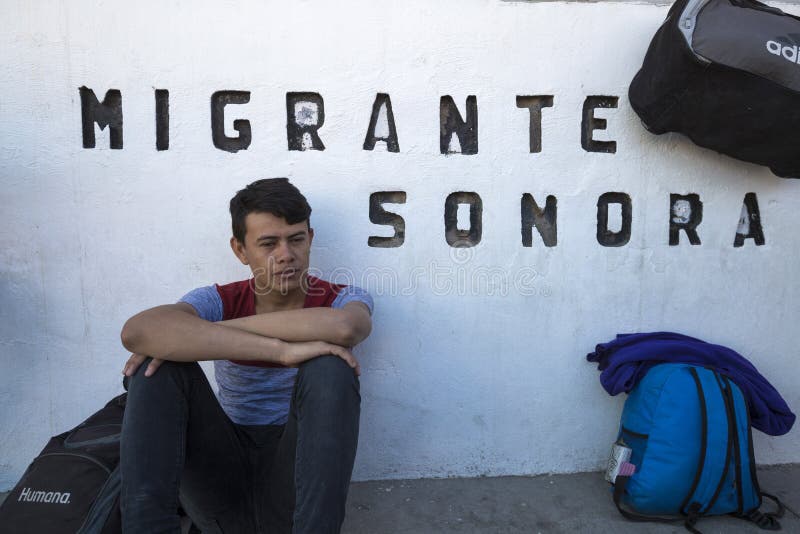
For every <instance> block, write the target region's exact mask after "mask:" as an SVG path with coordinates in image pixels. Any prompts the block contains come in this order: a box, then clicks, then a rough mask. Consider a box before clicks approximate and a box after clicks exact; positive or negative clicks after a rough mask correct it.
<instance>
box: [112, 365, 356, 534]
mask: <svg viewBox="0 0 800 534" xmlns="http://www.w3.org/2000/svg"><path fill="white" fill-rule="evenodd" d="M146 366H147V364H146V363H145V364H143V365H142V366H141V367H140V368H139V370H138V372H137V373H136V375H135V376H133V377H132V379H131V381H130V384H129V387H128V403H127V406H126V408H125V419H124V423H123V429H122V451H121V455H122V457H121V461H120V466H121V470H122V471H121V472H122V497H121V499H122V522H123V530H124V531H125V532H126V533H136V534H138V533H142V534H155V533H161V532H169V533H177V532H180V519H179V517H178V513H177V510H178V505H179V502H180V504H181V505H182V506H183V508H184V509H185V510H186V512H187V513H188V514H189V516H190V517H191V518H192V520H193V521H194V522H195V523H196V524H197V525H198V527H199V528H200V530H201V531H202V532H203V533H204V534H205V533H218V532H223V533H226V534H231V533H233V534H238V533H242V534H255V533H273V532H275V533H288V532H295V533H314V534H320V533H328V532H339V530H340V528H341V525H342V521H343V520H344V511H345V501H346V499H347V489H348V486H349V484H350V475H351V473H352V471H353V461H354V459H355V454H356V445H357V442H358V419H359V414H360V404H361V396H360V394H359V382H358V378H357V377H356V376H355V373H354V372H353V370H352V369H351V368H350V367H349V366H348V365H347V364H346V363H345V362H344V361H343V360H341V359H340V358H338V357H335V356H321V357H319V358H315V359H313V360H309V361H308V362H306V363H304V364H303V365H302V366H301V367H300V369H299V371H298V373H297V380H296V382H295V387H294V392H293V395H292V402H291V408H290V412H289V420H288V422H287V423H286V425H264V426H244V425H236V424H234V423H233V422H231V420H230V419H228V416H227V415H226V414H225V412H224V411H223V410H222V407H221V406H220V405H219V402H218V401H217V399H216V397H215V396H214V393H213V392H212V391H211V386H210V385H209V383H208V380H207V379H206V376H205V374H204V373H203V371H202V369H201V368H200V366H199V365H198V364H197V363H174V362H164V364H163V365H162V366H161V367H160V368H159V369H158V371H157V372H156V373H155V374H154V375H153V376H150V377H145V376H144V370H145V367H146Z"/></svg>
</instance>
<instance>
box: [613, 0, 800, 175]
mask: <svg viewBox="0 0 800 534" xmlns="http://www.w3.org/2000/svg"><path fill="white" fill-rule="evenodd" d="M799 47H800V18H798V17H794V16H792V15H788V14H786V13H784V12H783V11H781V10H779V9H775V8H772V7H769V6H767V5H765V4H762V3H760V2H756V1H755V0H678V1H677V2H675V4H674V5H673V6H672V8H671V9H670V10H669V14H668V15H667V18H666V20H665V21H664V23H663V24H662V25H661V28H659V30H658V32H657V33H656V35H655V37H653V40H652V42H651V43H650V48H649V49H648V50H647V54H646V56H645V58H644V64H643V65H642V68H641V70H639V72H638V73H637V74H636V76H635V77H634V79H633V81H632V82H631V86H630V89H629V92H628V96H629V99H630V103H631V106H632V107H633V109H634V110H635V111H636V113H637V114H638V115H639V117H640V118H641V119H642V122H643V123H644V126H645V127H646V128H647V129H648V130H649V131H651V132H653V133H655V134H662V133H665V132H680V133H682V134H685V135H687V136H688V137H689V138H690V139H691V140H692V141H694V142H695V143H696V144H698V145H700V146H703V147H706V148H711V149H713V150H716V151H717V152H721V153H723V154H727V155H729V156H733V157H734V158H737V159H740V160H744V161H749V162H752V163H758V164H760V165H766V166H767V167H769V168H770V169H771V170H772V172H773V173H775V174H777V175H778V176H782V177H784V178H789V177H794V178H798V177H800V139H798V131H800V50H799Z"/></svg>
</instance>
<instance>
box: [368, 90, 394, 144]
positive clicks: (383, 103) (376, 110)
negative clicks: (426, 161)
mask: <svg viewBox="0 0 800 534" xmlns="http://www.w3.org/2000/svg"><path fill="white" fill-rule="evenodd" d="M384 107H386V114H385V115H384V116H385V118H386V128H381V135H380V136H377V137H376V136H375V129H376V127H377V125H378V118H379V117H381V109H383V108H384ZM376 141H385V142H386V149H387V150H388V151H389V152H400V143H398V141H397V129H396V128H395V126H394V113H392V101H391V100H390V99H389V95H387V94H386V93H378V96H376V97H375V103H374V104H372V117H371V118H370V120H369V128H368V129H367V137H366V139H364V150H372V149H374V148H375V142H376Z"/></svg>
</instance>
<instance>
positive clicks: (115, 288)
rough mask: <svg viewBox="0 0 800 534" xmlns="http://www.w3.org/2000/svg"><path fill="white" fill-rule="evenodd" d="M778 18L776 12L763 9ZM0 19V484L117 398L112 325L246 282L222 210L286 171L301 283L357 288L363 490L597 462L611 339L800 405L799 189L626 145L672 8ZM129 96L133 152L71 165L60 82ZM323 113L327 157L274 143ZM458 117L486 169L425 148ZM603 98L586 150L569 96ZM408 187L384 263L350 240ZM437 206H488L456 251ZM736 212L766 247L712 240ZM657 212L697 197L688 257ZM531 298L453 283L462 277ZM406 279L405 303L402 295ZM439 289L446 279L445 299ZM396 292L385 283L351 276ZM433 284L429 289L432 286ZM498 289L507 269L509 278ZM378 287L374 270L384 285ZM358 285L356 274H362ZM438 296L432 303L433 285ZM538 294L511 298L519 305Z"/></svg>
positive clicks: (73, 12) (380, 6)
mask: <svg viewBox="0 0 800 534" xmlns="http://www.w3.org/2000/svg"><path fill="white" fill-rule="evenodd" d="M781 7H784V8H786V9H789V10H792V11H795V12H797V11H798V9H797V6H786V5H781ZM2 12H3V14H4V17H3V19H4V21H5V22H4V24H3V25H2V27H1V28H0V65H2V76H0V129H2V143H0V177H2V188H1V189H0V205H2V210H1V211H0V254H2V256H1V257H2V264H1V265H2V277H0V289H1V290H2V292H3V303H4V305H3V306H2V309H1V310H0V429H2V430H0V490H2V489H7V488H9V487H11V486H12V485H13V484H14V483H15V482H16V480H17V479H18V477H19V476H20V475H21V473H22V471H23V469H24V468H25V467H26V465H27V463H28V462H29V461H30V459H32V458H33V457H34V456H35V454H36V453H37V452H38V450H39V448H40V447H41V446H43V445H44V443H45V441H46V439H47V438H48V436H50V435H52V434H56V433H59V432H61V431H63V430H66V429H67V428H70V427H72V426H73V425H75V424H77V423H78V422H79V421H81V420H82V419H83V418H85V417H86V416H87V415H89V414H90V413H92V412H93V411H94V410H95V409H97V408H98V407H100V406H101V405H102V403H103V402H104V401H105V400H106V399H108V398H110V397H111V396H112V395H114V394H115V393H117V392H119V391H120V390H121V387H120V378H121V377H120V374H119V373H120V369H121V367H122V364H123V362H124V361H125V359H126V356H127V355H126V353H125V351H124V350H123V348H122V347H121V345H120V343H119V331H120V328H121V326H122V324H123V322H124V321H125V320H126V319H127V318H128V317H129V316H131V315H132V314H134V313H135V312H137V311H139V310H141V309H143V308H146V307H149V306H153V305H156V304H161V303H165V302H171V301H174V300H176V299H177V298H179V297H180V296H181V295H182V294H183V293H184V292H186V291H187V290H189V289H191V288H193V287H195V286H198V285H205V284H208V283H211V282H215V281H218V282H227V281H233V280H237V279H242V278H244V277H246V276H247V274H248V273H247V271H246V270H245V268H243V267H242V266H241V265H239V264H238V262H236V261H235V259H234V257H233V256H232V254H231V253H230V250H229V248H228V244H227V239H228V237H229V220H228V219H229V218H228V214H227V212H226V209H227V202H228V200H229V198H230V197H231V195H232V194H233V192H234V191H235V190H236V189H238V188H240V187H242V186H243V185H245V184H246V183H248V182H250V181H251V180H253V179H255V178H260V177H267V176H282V175H285V176H289V177H290V178H291V179H292V180H293V181H294V182H295V183H296V184H297V185H298V186H299V187H300V188H301V189H302V190H303V191H305V192H306V194H307V196H308V198H309V200H310V202H311V204H312V206H313V208H314V216H313V219H312V221H313V225H314V226H315V228H316V231H317V234H316V235H317V239H316V241H315V250H314V253H313V260H312V262H313V265H314V266H315V267H317V268H319V269H321V270H323V271H324V272H326V273H331V272H333V271H335V270H337V269H340V268H343V267H347V268H350V269H352V272H353V274H354V276H355V281H356V282H357V283H363V284H365V285H366V286H367V287H368V288H369V289H370V290H371V291H372V292H373V293H374V295H375V301H376V313H375V316H374V320H375V328H374V333H373V335H372V336H371V337H370V339H369V340H368V341H367V342H365V343H364V344H363V345H362V346H361V347H360V348H359V349H358V354H359V356H360V357H361V359H362V362H363V368H364V374H363V377H362V388H363V398H364V405H363V415H362V433H361V441H360V445H359V453H358V459H357V465H356V472H355V476H356V478H358V479H374V478H396V477H442V476H472V475H504V474H533V473H543V472H570V471H580V470H592V469H598V468H600V467H601V466H602V465H603V463H604V461H605V457H606V454H607V452H608V450H609V444H610V442H611V441H612V439H613V437H614V434H615V431H616V425H617V420H618V416H619V411H620V408H621V405H622V402H623V398H621V397H620V398H611V397H609V396H608V395H607V394H606V393H605V392H604V391H603V390H602V389H601V387H600V385H599V381H598V376H599V375H598V372H597V370H596V368H595V366H594V365H590V364H588V363H587V362H586V361H585V359H584V356H585V354H586V353H587V352H589V351H591V350H592V349H593V347H594V345H595V344H596V343H598V342H602V341H606V340H609V339H611V338H612V337H613V336H614V335H615V334H616V333H617V332H630V331H649V330H658V329H665V330H676V331H681V332H684V333H687V334H690V335H694V336H699V337H702V338H705V339H707V340H709V341H713V342H717V343H722V344H725V345H728V346H731V347H733V348H735V349H737V350H738V351H740V352H741V353H742V354H743V355H745V356H746V357H748V358H750V359H751V360H752V361H753V362H754V363H755V364H756V366H757V367H758V368H759V369H760V370H761V371H762V373H763V374H764V375H765V376H766V377H767V378H768V379H769V380H771V381H772V383H773V384H774V385H775V386H776V387H777V389H778V390H779V391H780V392H781V393H782V394H783V395H784V397H785V398H786V400H787V401H788V403H789V404H790V406H792V407H793V408H794V409H795V410H797V409H798V407H800V387H798V385H797V384H798V383H800V367H798V349H797V343H796V335H795V332H796V327H797V326H796V325H797V322H798V321H797V320H798V308H797V302H798V300H800V283H798V282H799V281H800V278H799V277H798V274H797V273H798V269H797V265H798V261H799V260H800V253H799V252H798V250H800V237H799V236H800V234H798V231H797V228H798V225H799V224H800V211H799V210H798V209H797V205H798V202H800V182H797V181H789V180H783V179H779V178H776V177H774V176H773V175H771V174H770V173H769V171H767V170H765V169H762V168H760V167H756V166H753V165H748V164H744V163H741V162H737V161H734V160H732V159H729V158H726V157H723V156H720V155H717V154H715V153H712V152H710V151H706V150H702V149H699V148H696V147H694V146H692V145H691V144H690V143H689V142H687V141H686V140H684V139H682V138H679V137H676V136H663V137H654V136H651V135H649V134H647V133H646V132H645V131H644V130H643V128H642V127H641V126H640V124H639V121H638V119H637V118H636V116H635V115H634V113H633V112H632V111H631V109H630V106H629V105H628V101H627V96H626V94H627V87H628V83H629V82H630V80H631V78H632V77H633V75H634V73H635V72H636V70H637V68H638V66H639V65H640V62H641V60H642V57H643V55H644V51H645V49H646V47H647V44H648V42H649V40H650V37H651V36H652V34H653V33H654V32H655V30H656V28H657V27H658V26H659V24H660V23H661V20H662V19H663V17H664V15H665V12H666V7H665V6H656V5H652V4H632V3H599V4H597V3H570V4H563V3H525V2H521V3H517V2H501V1H494V0H492V1H488V0H481V1H479V0H471V1H463V0H439V1H437V2H427V1H421V0H417V1H404V2H367V1H357V0H340V1H338V2H323V1H316V0H314V1H312V0H307V1H303V2H288V1H287V2H277V1H273V2H192V3H186V2H139V3H136V4H135V5H134V4H130V5H122V4H119V3H113V2H102V1H99V0H91V1H90V0H87V1H69V2H66V1H61V2H56V1H54V2H25V1H10V0H3V2H2ZM82 85H86V86H88V87H90V88H92V89H94V90H95V92H96V93H97V95H98V97H100V98H102V96H103V95H104V94H105V91H106V90H107V89H110V88H114V89H119V90H120V91H121V92H122V98H123V109H124V123H125V126H124V149H123V150H109V149H108V131H107V130H106V131H105V132H102V133H100V134H99V135H98V138H97V144H98V148H96V149H93V150H87V149H83V148H82V143H81V122H80V112H81V110H80V99H79V95H78V87H80V86H82ZM154 88H163V89H169V91H170V98H171V102H170V104H171V146H170V149H169V151H166V152H157V151H156V150H155V124H154V97H153V90H154ZM224 89H239V90H249V91H251V92H252V95H251V102H250V103H249V104H247V105H244V106H232V107H230V108H229V110H231V111H232V112H233V113H229V114H228V121H229V122H232V120H233V119H234V118H247V119H249V120H250V121H251V124H252V128H253V143H252V145H251V146H250V148H249V149H248V150H246V151H242V152H239V153H237V154H230V153H227V152H223V151H220V150H218V149H216V148H214V146H213V145H212V142H211V130H210V118H209V98H210V96H211V94H212V93H213V92H214V91H217V90H224ZM287 91H313V92H318V93H320V94H321V95H322V96H323V98H324V99H325V111H326V115H327V117H326V122H325V126H324V128H323V129H322V130H321V132H320V133H321V136H322V138H323V140H324V142H325V144H326V146H327V150H325V151H324V152H290V151H288V150H287V145H286V131H285V125H286V116H285V114H286V112H285V93H286V92H287ZM378 92H387V93H389V94H390V95H391V98H392V104H393V107H394V113H395V118H396V121H397V129H398V135H399V140H400V153H399V154H390V153H387V152H386V151H385V150H384V148H383V145H380V144H379V146H378V147H377V148H376V150H375V151H373V152H368V151H364V150H362V148H361V145H362V143H363V139H364V135H365V133H366V129H367V125H368V123H369V118H370V112H371V108H372V103H373V100H374V98H375V94H376V93H378ZM471 94H474V95H476V96H477V99H478V108H479V116H480V126H479V131H480V152H479V154H478V155H475V156H462V155H454V156H447V157H446V156H443V155H440V154H439V140H438V132H439V123H438V108H439V97H440V96H441V95H452V96H453V97H454V98H455V100H456V102H458V103H459V105H460V106H461V109H462V112H463V110H464V101H465V99H466V97H467V95H471ZM526 94H553V95H555V106H554V107H553V108H549V109H545V110H544V120H543V129H544V140H543V145H544V149H543V152H542V153H541V154H529V153H528V137H527V132H528V113H527V110H524V109H517V107H516V104H515V97H516V95H526ZM591 94H608V95H618V96H619V97H620V106H619V109H618V110H609V111H602V112H599V113H598V116H601V117H606V118H607V119H608V120H609V129H608V131H607V132H598V135H597V137H598V138H600V139H614V140H616V141H617V143H618V151H617V153H616V154H615V155H608V154H596V153H587V152H584V151H583V150H582V148H581V146H580V121H581V105H582V102H583V100H584V98H585V97H586V95H591ZM385 190H403V191H406V192H407V194H408V202H407V204H405V205H403V206H396V208H397V209H396V210H395V211H397V212H398V213H400V214H402V215H403V216H404V217H405V218H406V223H407V239H406V242H405V244H404V245H403V246H402V247H401V248H396V249H379V248H369V247H368V246H367V237H368V236H370V235H386V229H385V228H382V227H377V226H375V225H372V224H371V223H370V222H369V217H368V200H369V195H370V193H372V192H375V191H385ZM453 191H475V192H477V193H479V194H480V195H481V196H482V198H483V202H484V218H483V224H484V233H483V241H482V242H481V243H480V245H479V246H478V247H476V248H474V249H470V250H468V251H467V250H463V249H461V250H453V249H450V248H449V247H448V246H447V244H446V242H445V239H444V227H443V207H444V200H445V197H446V196H447V195H448V194H449V193H451V192H453ZM607 191H624V192H627V193H628V194H629V195H630V196H631V197H632V199H633V237H632V239H631V242H630V243H629V244H628V245H627V246H625V247H622V248H603V247H601V246H600V245H598V243H597V242H596V240H595V217H596V208H595V204H596V202H597V198H598V196H599V195H600V194H602V193H604V192H607ZM751 191H752V192H755V193H756V194H757V195H758V201H759V204H760V207H761V212H762V218H763V225H764V231H765V234H766V240H767V242H766V245H765V246H762V247H756V246H754V245H753V242H752V240H749V241H748V242H747V243H746V245H745V246H744V247H742V248H739V249H734V248H733V247H732V243H733V238H734V234H735V231H736V227H737V221H738V218H739V214H740V210H741V206H742V200H743V198H744V195H745V193H747V192H751ZM525 192H528V193H532V194H533V195H534V196H535V197H536V198H537V200H538V201H539V202H540V203H543V202H544V198H545V196H546V195H548V194H552V195H556V196H557V197H558V232H559V234H558V240H559V241H558V246H557V247H555V248H545V247H543V246H542V243H541V240H540V238H539V236H538V235H537V234H534V246H533V247H532V248H523V247H522V245H521V241H520V220H519V203H520V197H521V195H522V193H525ZM670 193H681V194H685V193H698V194H699V195H700V196H701V199H702V200H703V202H704V205H705V206H704V207H705V213H704V221H703V223H702V225H701V226H700V228H699V230H700V235H701V238H702V240H703V245H702V246H699V247H691V246H689V245H688V243H687V242H686V240H685V237H684V238H683V241H682V244H681V245H680V246H678V247H669V246H668V245H667V229H668V202H669V194H670ZM485 267H488V268H497V269H499V271H500V272H501V273H504V276H506V277H507V278H506V279H507V280H509V281H510V282H513V281H514V280H515V277H518V276H524V273H529V274H530V273H535V276H534V277H533V279H532V282H531V283H529V284H528V285H527V286H526V287H525V288H524V290H523V289H521V288H520V287H518V286H514V285H513V284H512V285H511V287H509V288H508V290H507V294H505V295H502V294H500V288H497V290H496V291H494V292H493V294H491V292H490V291H488V290H487V289H486V288H485V287H484V288H482V289H480V290H478V291H475V292H472V291H469V290H467V291H461V292H460V293H463V294H459V291H458V288H457V286H458V281H459V280H460V279H461V278H460V277H461V276H463V277H465V278H464V279H466V280H470V279H471V277H473V276H475V275H476V273H477V272H479V269H481V268H485ZM420 268H422V269H425V270H426V271H425V272H426V273H427V274H425V275H424V276H422V277H421V278H419V279H418V280H417V282H416V284H415V285H413V287H412V288H411V289H410V290H409V283H410V282H409V280H412V279H414V276H415V275H414V273H415V272H418V271H417V270H418V269H420ZM432 270H439V271H442V272H443V273H444V272H447V273H449V274H442V275H440V276H441V277H442V278H439V279H438V280H439V281H438V282H436V284H440V285H439V287H438V289H437V288H436V287H435V283H434V281H433V279H432V277H431V273H432V272H434V271H432ZM370 272H371V273H376V272H377V273H383V275H386V273H391V275H392V276H394V277H395V279H396V280H397V283H398V284H399V289H400V290H403V291H395V292H394V293H395V294H392V291H390V290H389V288H388V287H383V288H382V287H381V285H382V284H381V282H379V280H378V277H376V276H373V275H369V276H367V275H368V273H370ZM437 272H438V271H437ZM519 273H523V275H520V274H519ZM383 275H382V276H383ZM364 278H367V280H366V281H364ZM448 283H449V284H451V285H454V286H456V287H455V288H454V289H452V290H449V291H448V290H446V287H442V284H443V285H447V284H448ZM529 293H530V294H529ZM756 434H757V436H756V443H755V446H756V450H757V457H758V460H759V461H760V462H763V463H783V462H798V461H800V432H799V431H798V430H796V429H795V430H794V431H793V432H791V433H790V434H789V435H787V436H784V437H780V438H770V437H767V436H764V435H762V434H760V433H756Z"/></svg>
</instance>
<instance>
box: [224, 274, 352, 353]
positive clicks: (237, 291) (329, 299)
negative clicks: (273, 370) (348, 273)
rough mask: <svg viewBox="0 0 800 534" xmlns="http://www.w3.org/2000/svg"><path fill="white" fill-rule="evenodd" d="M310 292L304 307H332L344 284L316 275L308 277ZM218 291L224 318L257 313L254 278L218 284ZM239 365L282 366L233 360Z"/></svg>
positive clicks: (235, 317)
mask: <svg viewBox="0 0 800 534" xmlns="http://www.w3.org/2000/svg"><path fill="white" fill-rule="evenodd" d="M307 280H308V292H307V293H306V300H305V302H304V303H303V307H304V308H330V307H331V305H333V301H334V300H336V296H337V295H338V294H339V291H341V290H342V288H343V287H345V286H343V285H340V284H331V283H330V282H326V281H325V280H322V279H321V278H317V277H315V276H309V277H308V279H307ZM216 287H217V293H219V296H220V298H222V319H223V320H224V321H227V320H229V319H238V318H239V317H248V316H250V315H255V314H256V293H255V291H254V290H253V279H252V278H251V279H249V280H242V281H240V282H233V283H230V284H225V285H224V286H221V285H219V284H217V286H216ZM231 361H232V362H233V363H236V364H239V365H249V366H251V367H280V365H278V364H275V363H270V362H256V361H242V360H231Z"/></svg>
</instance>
